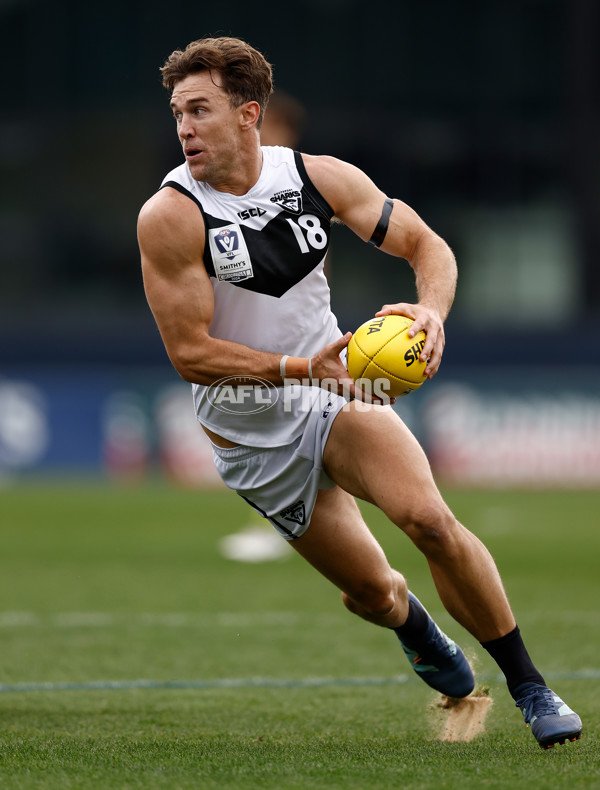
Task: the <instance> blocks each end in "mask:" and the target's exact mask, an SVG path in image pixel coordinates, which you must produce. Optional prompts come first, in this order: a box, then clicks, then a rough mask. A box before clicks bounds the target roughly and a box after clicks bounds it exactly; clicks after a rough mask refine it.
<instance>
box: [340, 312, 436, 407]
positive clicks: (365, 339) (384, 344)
mask: <svg viewBox="0 0 600 790" xmlns="http://www.w3.org/2000/svg"><path fill="white" fill-rule="evenodd" d="M411 324H412V318H407V317H406V316H403V315H385V316H383V317H381V318H371V320H370V321H367V322H366V323H364V324H362V325H361V326H359V327H358V329H357V330H356V332H355V333H354V334H353V335H352V337H351V338H350V343H349V344H348V373H349V374H350V375H351V376H352V378H353V379H354V380H355V381H356V382H357V383H358V384H359V386H360V385H361V379H362V380H363V381H362V386H363V388H364V389H365V390H367V391H368V392H370V393H372V394H374V395H378V396H379V397H381V395H384V396H387V397H388V398H398V397H400V396H402V395H408V394H409V392H412V391H413V390H416V389H418V388H419V387H420V386H421V384H423V382H424V381H426V376H425V368H426V367H427V362H422V361H421V360H420V359H419V356H420V354H421V352H422V351H423V346H424V345H425V332H422V331H421V332H417V334H416V335H415V336H414V337H409V336H408V329H409V327H410V326H411ZM365 380H366V381H365Z"/></svg>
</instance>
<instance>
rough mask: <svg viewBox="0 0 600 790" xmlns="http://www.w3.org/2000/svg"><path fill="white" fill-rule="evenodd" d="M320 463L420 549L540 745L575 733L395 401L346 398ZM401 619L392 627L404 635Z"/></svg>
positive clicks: (495, 577)
mask: <svg viewBox="0 0 600 790" xmlns="http://www.w3.org/2000/svg"><path fill="white" fill-rule="evenodd" d="M359 411H360V412H362V413H360V414H359V413H358V412H359ZM324 463H325V468H326V469H327V471H328V473H329V475H330V476H331V477H332V479H333V480H335V481H336V482H337V483H338V485H340V486H341V487H342V488H344V489H345V490H346V491H348V492H350V493H351V494H353V495H354V496H357V497H360V498H361V499H364V500H366V501H368V502H372V503H373V504H375V505H377V506H378V507H380V508H381V509H382V510H383V511H384V512H385V513H386V515H387V516H388V517H389V518H390V519H391V520H392V521H393V522H394V523H395V524H397V525H398V526H399V527H400V528H401V529H402V530H403V531H404V532H405V533H406V534H407V535H408V536H409V537H410V538H411V540H412V541H413V543H414V544H415V545H416V546H417V547H418V548H419V549H420V550H421V551H422V552H423V554H424V555H425V557H426V559H427V562H428V563H429V567H430V569H431V573H432V576H433V579H434V582H435V584H436V587H437V589H438V592H439V595H440V598H441V600H442V602H443V603H444V605H445V607H446V609H447V610H448V611H449V612H450V614H452V615H453V617H454V618H455V619H456V620H458V622H460V623H461V624H462V625H463V626H464V627H465V628H466V629H467V630H469V631H470V632H471V633H472V634H473V635H474V636H475V637H476V638H477V639H478V640H479V641H480V642H481V644H482V646H483V647H484V648H485V649H486V650H487V651H488V652H489V653H490V655H492V657H493V658H494V659H495V660H496V662H497V663H498V666H499V667H500V668H501V670H502V671H503V673H504V675H505V677H506V680H507V684H508V689H509V691H510V693H511V695H512V696H513V698H514V699H515V702H516V705H517V706H518V707H519V708H520V709H521V712H522V713H523V717H524V719H525V722H526V723H531V729H532V733H533V735H534V736H535V738H536V740H537V741H538V743H539V744H540V746H541V747H542V748H549V747H551V746H553V745H554V744H556V743H565V742H566V741H567V740H576V739H577V738H579V737H580V736H581V730H582V725H581V719H580V718H579V716H578V715H577V714H576V713H575V712H574V711H573V710H571V709H570V708H569V707H568V705H566V704H565V703H564V702H563V701H562V700H561V699H560V697H559V696H558V695H556V694H555V693H554V692H553V691H552V690H551V689H549V688H548V687H547V686H546V683H545V682H544V679H543V677H542V676H541V675H540V673H539V672H538V670H537V669H536V667H535V666H534V664H533V662H532V661H531V658H530V657H529V654H528V652H527V650H526V648H525V645H524V644H523V640H522V639H521V634H520V632H519V629H518V627H517V625H516V623H515V620H514V617H513V614H512V612H511V609H510V605H509V603H508V599H507V597H506V594H505V592H504V588H503V586H502V582H501V580H500V576H499V573H498V571H497V569H496V565H495V563H494V561H493V559H492V557H491V555H490V553H489V552H488V550H487V549H486V547H485V546H484V545H483V544H482V543H481V541H479V540H478V539H477V538H476V537H475V536H474V535H473V534H472V533H470V532H469V531H468V530H467V529H465V527H463V526H462V524H460V523H459V522H458V521H457V520H456V518H455V517H454V516H453V514H452V513H451V511H450V510H449V508H448V507H447V505H446V504H445V503H444V501H443V499H442V497H441V495H440V493H439V491H438V489H437V487H436V485H435V482H434V480H433V477H432V474H431V470H430V468H429V463H428V461H427V459H426V456H425V453H424V452H423V450H422V448H421V447H420V445H419V444H418V442H417V441H416V439H415V438H414V437H413V436H412V434H411V433H410V431H408V429H407V428H406V426H405V425H404V424H403V423H402V421H401V420H400V419H399V418H398V416H397V415H396V414H395V413H394V412H393V411H392V409H390V408H389V407H366V406H365V404H361V403H357V402H356V401H354V402H353V403H351V404H349V405H348V407H346V408H345V409H344V410H342V411H341V412H340V413H339V414H338V415H337V417H336V420H335V422H334V424H333V426H332V429H331V433H330V435H329V439H328V442H327V445H326V448H325V453H324ZM409 597H410V598H411V601H410V604H409V620H408V621H407V622H408V623H409V624H410V623H412V622H413V621H412V619H411V617H412V613H413V610H414V608H415V607H414V606H413V600H412V595H411V594H409ZM417 604H418V601H417ZM349 608H351V607H349ZM357 613H358V614H360V611H358V612H357ZM363 616H364V615H363ZM406 627H407V626H406V625H405V626H403V627H401V629H396V633H398V636H399V637H400V640H401V641H403V635H402V631H403V629H406ZM442 636H443V637H445V635H444V634H442ZM446 639H447V637H446ZM449 641H451V640H449ZM438 644H439V643H438ZM405 652H407V655H409V652H410V651H407V650H406V646H405ZM424 679H426V678H424ZM426 681H427V682H429V684H430V685H434V684H433V683H432V682H430V680H427V679H426ZM434 688H435V686H434ZM444 693H447V692H444ZM466 693H468V692H466ZM449 696H453V695H452V694H450V695H449ZM456 696H464V694H457V695H456Z"/></svg>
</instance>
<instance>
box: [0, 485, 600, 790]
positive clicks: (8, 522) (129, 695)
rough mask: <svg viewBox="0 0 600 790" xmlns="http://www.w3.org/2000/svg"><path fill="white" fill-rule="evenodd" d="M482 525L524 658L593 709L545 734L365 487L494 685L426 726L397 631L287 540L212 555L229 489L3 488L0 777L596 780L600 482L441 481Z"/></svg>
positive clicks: (241, 517) (221, 782) (230, 522)
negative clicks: (482, 723) (478, 728)
mask: <svg viewBox="0 0 600 790" xmlns="http://www.w3.org/2000/svg"><path fill="white" fill-rule="evenodd" d="M446 499H447V500H448V502H449V503H450V505H451V506H452V507H453V509H454V510H455V512H456V514H457V515H458V516H459V518H461V520H463V521H464V523H466V524H467V525H468V526H469V527H470V528H471V529H472V530H473V531H474V532H475V533H476V534H478V535H479V536H480V537H481V538H482V539H483V540H484V541H485V542H486V543H487V545H488V546H489V547H490V549H491V551H492V553H493V554H494V556H495V557H496V560H497V562H498V564H499V566H500V569H501V572H502V574H503V577H504V581H505V584H506V587H507V589H508V592H509V595H510V597H511V600H512V603H513V606H514V608H515V610H516V613H517V616H518V621H519V623H520V625H521V630H522V631H523V632H524V634H525V636H526V641H527V644H528V646H529V650H530V653H531V654H532V656H533V658H534V660H535V661H536V663H537V664H538V665H539V666H540V668H541V669H542V671H543V672H544V673H545V675H546V677H547V680H548V681H549V683H550V685H552V686H553V687H554V688H555V690H556V691H558V693H560V694H561V696H563V697H564V698H565V699H566V700H567V701H568V703H569V704H570V705H571V706H572V707H574V708H575V709H576V710H577V711H578V713H579V714H580V715H581V717H582V719H583V721H584V735H583V738H582V739H581V740H580V741H578V742H577V743H574V744H568V745H566V746H562V747H558V748H555V749H554V750H550V751H547V752H543V751H542V750H541V749H539V747H538V746H537V745H536V743H535V741H534V739H533V737H532V736H531V734H530V732H529V731H528V730H527V729H526V728H525V726H524V724H523V720H522V717H521V714H520V713H519V711H517V710H516V708H514V705H513V703H512V700H511V699H510V697H509V695H508V693H507V692H506V690H505V687H504V685H503V683H502V682H501V681H500V680H499V679H498V676H497V671H496V668H495V665H494V664H493V662H492V661H491V659H489V657H487V656H486V655H484V654H483V651H482V650H481V648H479V647H478V645H477V643H476V642H475V640H473V639H472V638H471V637H470V636H469V635H468V634H466V633H465V632H464V631H463V630H462V629H461V628H460V627H458V626H457V625H456V624H453V623H452V621H451V620H450V619H449V618H448V617H447V616H446V615H445V613H444V612H443V610H442V609H441V606H440V604H439V600H438V599H437V597H436V595H435V592H434V589H433V585H432V582H431V580H430V577H429V575H428V572H427V568H426V565H425V562H424V560H423V559H422V557H421V556H420V555H419V554H418V552H417V551H416V550H415V549H414V548H413V546H412V545H411V544H410V543H409V541H408V540H407V539H406V538H404V537H403V536H402V535H401V534H400V533H399V532H398V531H397V530H395V529H394V528H393V527H391V526H390V525H388V524H386V522H385V520H384V519H383V518H382V517H380V515H379V514H378V512H377V511H375V510H374V509H373V508H370V507H367V508H365V514H366V516H367V518H368V521H369V523H370V524H371V525H372V528H373V531H374V532H375V534H376V535H377V537H378V538H379V540H380V541H381V543H382V544H383V546H384V548H385V549H386V551H387V553H388V556H389V557H390V560H391V561H392V563H393V564H394V565H395V566H396V567H398V568H399V569H401V570H402V571H403V572H404V573H405V575H406V576H407V577H408V580H409V583H410V585H411V587H412V588H413V589H414V590H415V591H416V592H417V593H418V594H419V596H420V597H421V598H422V600H423V602H424V603H425V604H426V605H427V606H428V608H429V609H430V610H431V612H432V614H434V615H435V616H436V618H437V619H438V622H439V623H440V625H441V626H442V627H443V628H445V629H447V630H448V631H449V633H451V634H452V635H453V636H455V638H456V639H457V641H459V642H460V643H461V644H462V645H463V646H464V647H466V648H467V651H472V652H474V653H475V654H476V662H477V663H476V669H477V673H478V677H479V679H480V680H481V682H482V683H485V684H487V685H489V686H490V688H491V694H492V697H493V699H494V704H493V707H492V709H491V713H490V715H489V716H488V721H487V730H486V732H485V733H484V734H483V735H481V736H480V737H479V738H477V739H476V740H474V741H472V742H470V743H445V742H441V741H439V740H438V739H437V737H436V732H435V729H434V727H433V725H432V721H431V717H430V712H429V706H430V704H431V702H432V701H433V700H434V699H435V694H434V692H431V690H430V689H428V687H427V686H425V685H424V684H422V683H421V682H420V681H418V679H416V678H413V676H412V675H410V676H409V674H408V673H410V669H409V667H408V664H407V663H406V660H405V658H404V656H403V654H402V653H401V651H400V648H399V646H398V643H397V640H396V639H395V637H394V636H393V635H392V634H390V632H388V631H386V630H384V629H379V628H376V627H375V626H370V625H368V624H366V623H363V622H362V621H360V620H358V619H357V618H353V617H352V616H351V615H350V614H348V613H347V612H346V611H345V610H344V609H343V607H342V606H341V604H340V602H339V595H338V593H337V592H336V590H335V589H333V588H332V587H331V586H330V585H329V584H328V583H327V582H326V581H324V580H323V579H321V578H320V577H319V576H318V575H317V574H316V573H315V572H314V571H313V570H312V569H311V568H309V567H308V566H306V565H305V564H304V563H303V561H302V560H300V559H299V558H298V557H296V556H295V555H293V556H291V557H289V558H287V559H284V560H280V561H277V562H270V563H262V564H256V565H253V564H246V563H236V562H232V561H229V560H226V559H224V558H223V557H222V556H221V554H220V552H219V540H220V539H221V538H222V537H223V536H225V535H227V534H230V533H232V532H235V531H236V530H238V529H239V528H241V527H242V526H244V525H245V524H247V523H248V522H249V521H255V518H254V516H253V515H252V513H251V511H250V510H249V509H248V508H247V506H246V505H245V504H244V503H243V502H242V501H241V500H240V499H239V498H238V497H236V496H235V495H234V494H230V493H228V492H220V491H219V492H214V493H198V492H193V491H182V490H175V489H173V488H170V487H168V486H166V485H164V484H157V485H155V486H150V485H147V486H144V487H141V488H134V489H123V488H116V487H113V486H109V485H108V484H100V483H98V484H93V483H90V484H79V485H70V486H69V485H67V484H65V483H61V482H55V483H53V484H50V483H46V484H42V483H39V482H38V483H34V482H30V483H27V484H21V485H19V486H16V487H14V488H6V489H4V490H2V491H0V534H1V541H2V543H1V545H2V552H1V554H0V596H1V597H0V600H1V605H0V635H1V644H2V662H1V667H2V672H1V675H0V684H1V685H0V787H7V788H18V789H19V790H21V789H22V790H28V789H29V788H40V789H41V788H57V789H58V788H60V790H69V789H70V788H77V789H78V790H80V789H81V790H83V789H87V788H94V789H96V788H156V789H157V790H158V789H159V788H169V790H180V789H181V790H184V789H187V788H237V789H238V790H239V789H240V788H262V789H263V790H268V789H270V788H273V789H274V788H278V789H279V790H294V788H340V790H348V789H349V788H357V789H360V790H370V789H371V788H377V789H378V790H382V789H383V788H420V789H421V788H442V787H443V788H471V787H473V788H481V787H482V788H520V787H523V788H525V787H527V788H530V787H538V788H543V790H547V789H550V790H551V789H552V788H556V787H569V788H571V787H589V788H594V787H600V738H599V724H598V722H599V716H598V710H599V709H600V658H599V656H600V614H599V608H598V604H599V602H600V573H599V564H600V563H599V557H600V530H598V513H599V512H600V493H593V492H589V493H561V492H553V491H547V492H543V493H526V492H518V493H514V492H509V493H505V492H491V493H490V492H474V493H467V492H456V491H454V492H446Z"/></svg>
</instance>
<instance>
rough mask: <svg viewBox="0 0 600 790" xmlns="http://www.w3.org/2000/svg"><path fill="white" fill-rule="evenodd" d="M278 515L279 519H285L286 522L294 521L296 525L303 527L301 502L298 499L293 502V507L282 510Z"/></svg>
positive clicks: (303, 512) (303, 511) (303, 513)
mask: <svg viewBox="0 0 600 790" xmlns="http://www.w3.org/2000/svg"><path fill="white" fill-rule="evenodd" d="M279 515H280V516H281V518H285V519H287V520H288V521H294V522H295V523H296V524H300V526H303V524H304V521H305V519H306V512H305V510H304V502H303V500H302V499H299V500H298V501H297V502H294V504H293V505H290V506H289V507H286V508H285V510H282V511H281V512H280V513H279Z"/></svg>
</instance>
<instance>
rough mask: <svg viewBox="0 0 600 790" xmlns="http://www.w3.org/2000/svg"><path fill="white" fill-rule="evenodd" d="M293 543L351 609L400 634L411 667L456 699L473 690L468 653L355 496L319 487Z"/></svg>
mask: <svg viewBox="0 0 600 790" xmlns="http://www.w3.org/2000/svg"><path fill="white" fill-rule="evenodd" d="M292 546H293V547H294V548H295V549H296V551H298V553H299V554H301V555H302V556H303V557H304V558H305V559H306V560H308V562H310V563H311V564H312V565H313V566H314V567H315V568H316V569H317V570H318V571H320V573H322V574H323V576H325V577H326V578H328V579H329V580H330V581H332V582H333V583H334V584H335V585H336V586H337V587H339V588H340V589H341V590H342V599H343V601H344V604H345V605H346V607H347V608H348V609H349V610H350V611H351V612H353V613H354V614H357V615H359V616H360V617H362V618H363V619H364V620H368V621H369V622H372V623H376V624H377V625H381V626H384V627H387V628H391V629H393V630H394V631H395V632H396V635H397V636H398V638H399V639H400V642H401V645H402V647H403V649H404V652H405V654H406V656H407V657H408V659H409V661H410V663H411V666H412V668H413V669H414V671H415V672H416V673H417V674H418V675H419V676H420V677H421V679H422V680H424V681H425V682H426V683H428V684H429V685H430V686H432V688H435V689H437V690H438V691H440V692H442V693H443V694H446V695H448V696H451V697H465V696H467V695H468V694H469V693H470V692H471V691H472V690H473V686H474V682H475V681H474V678H473V673H472V671H471V668H470V667H469V664H468V662H467V660H466V659H465V657H464V654H463V652H462V651H461V649H460V648H459V647H458V645H456V644H455V643H454V642H453V641H452V640H451V639H450V638H449V637H447V636H446V635H445V634H444V633H443V632H442V631H440V629H439V628H438V627H437V625H436V624H435V622H434V621H433V620H432V619H431V617H430V616H429V614H428V613H427V611H426V609H425V608H424V607H423V606H422V604H421V603H420V601H419V600H418V599H417V598H416V597H415V595H414V594H413V593H411V592H409V591H408V589H407V587H406V582H405V580H404V577H403V576H402V575H401V574H400V573H398V571H396V570H394V569H392V568H391V567H390V566H389V564H388V561H387V558H386V557H385V554H384V553H383V551H382V549H381V547H380V546H379V544H378V543H377V541H376V540H375V538H374V536H373V535H372V533H371V532H370V530H369V529H368V527H367V526H366V524H365V523H364V521H363V519H362V516H361V514H360V511H359V509H358V507H357V505H356V502H355V501H354V498H353V497H352V496H351V495H350V494H348V493H347V492H345V491H343V490H342V489H340V488H339V487H336V488H334V489H332V490H328V491H320V492H319V496H318V498H317V502H316V505H315V509H314V511H313V514H312V517H311V522H310V528H309V529H308V530H307V531H306V532H305V533H304V535H303V536H302V537H301V538H299V539H297V540H295V541H293V542H292Z"/></svg>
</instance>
